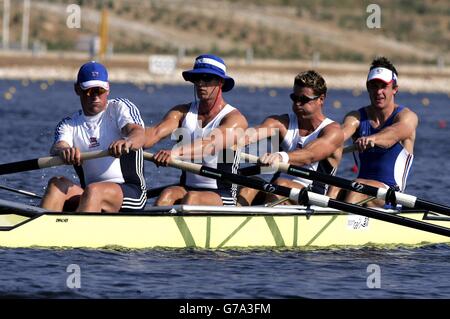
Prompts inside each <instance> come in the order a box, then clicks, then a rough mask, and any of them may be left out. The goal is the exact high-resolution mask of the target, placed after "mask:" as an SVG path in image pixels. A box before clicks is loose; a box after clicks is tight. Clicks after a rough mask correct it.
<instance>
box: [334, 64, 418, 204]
mask: <svg viewBox="0 0 450 319" xmlns="http://www.w3.org/2000/svg"><path fill="white" fill-rule="evenodd" d="M366 88H367V92H368V93H369V98H370V104H369V105H368V106H365V107H362V108H360V109H358V110H354V111H351V112H350V113H348V114H347V115H346V116H345V118H344V123H343V125H342V128H343V131H344V138H345V140H347V139H349V138H350V137H351V138H352V139H353V143H354V145H355V147H356V148H357V150H358V151H359V153H358V157H359V161H358V163H359V165H358V166H359V170H358V171H359V173H358V177H357V179H356V181H357V182H360V183H364V184H367V185H371V186H375V187H379V188H380V187H382V188H393V189H395V190H396V191H401V192H403V191H404V190H405V187H406V180H407V178H408V173H409V170H410V168H411V164H412V161H413V149H414V141H415V138H416V128H417V124H418V117H417V115H416V114H415V113H414V112H413V111H411V110H410V109H409V108H407V107H405V106H403V105H398V104H396V103H395V100H394V99H395V95H396V94H397V92H398V72H397V70H396V68H395V67H394V65H393V64H392V63H391V62H390V61H389V60H388V59H387V58H386V57H379V58H376V59H374V60H373V61H372V65H371V66H370V70H369V74H368V76H367V81H366ZM341 196H342V195H341ZM344 196H345V197H343V196H342V198H345V201H347V202H350V203H356V202H358V201H361V200H364V199H365V198H367V195H364V194H361V193H356V192H349V193H346V194H344ZM384 204H385V203H384V201H382V200H380V199H377V200H374V201H371V202H369V203H368V206H383V205H384Z"/></svg>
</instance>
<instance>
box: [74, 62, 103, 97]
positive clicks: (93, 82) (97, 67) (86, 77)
mask: <svg viewBox="0 0 450 319" xmlns="http://www.w3.org/2000/svg"><path fill="white" fill-rule="evenodd" d="M77 83H78V84H79V85H80V87H81V89H82V90H87V89H89V88H91V87H97V86H100V87H102V88H104V89H105V90H109V83H108V71H107V70H106V67H105V66H104V65H103V64H101V63H98V62H95V61H91V62H88V63H85V64H83V65H82V66H81V68H80V70H79V71H78V76H77Z"/></svg>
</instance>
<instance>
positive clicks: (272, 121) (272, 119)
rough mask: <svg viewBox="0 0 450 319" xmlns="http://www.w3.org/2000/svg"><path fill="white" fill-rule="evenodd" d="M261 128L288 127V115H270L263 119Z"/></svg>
mask: <svg viewBox="0 0 450 319" xmlns="http://www.w3.org/2000/svg"><path fill="white" fill-rule="evenodd" d="M263 126H265V127H273V128H275V127H276V128H280V127H281V126H284V127H286V128H287V127H289V115H288V114H276V115H270V116H268V117H266V118H265V119H264V122H263Z"/></svg>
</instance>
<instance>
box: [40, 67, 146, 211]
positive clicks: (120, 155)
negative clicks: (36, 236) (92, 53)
mask: <svg viewBox="0 0 450 319" xmlns="http://www.w3.org/2000/svg"><path fill="white" fill-rule="evenodd" d="M74 89H75V93H76V94H77V95H78V96H79V98H80V104H81V110H79V111H77V112H75V113H74V114H72V115H71V116H70V117H66V118H64V119H63V120H62V121H61V122H59V124H58V125H57V126H56V130H55V142H54V144H53V146H52V148H51V151H50V153H51V155H54V156H56V155H59V156H60V157H61V158H62V159H63V160H64V162H65V163H66V164H71V165H74V167H75V171H76V172H77V174H78V177H79V179H80V185H78V184H76V183H74V182H73V181H72V180H71V179H68V178H66V177H63V176H59V177H53V178H52V179H50V181H49V183H48V187H47V190H46V193H45V196H44V198H43V199H42V202H41V206H42V207H43V208H46V209H49V210H52V211H62V210H70V211H72V210H77V211H81V212H102V211H105V212H118V211H119V210H120V211H137V210H141V209H143V207H144V206H145V204H146V201H147V192H146V186H145V179H144V176H143V164H142V163H143V153H142V152H143V151H142V146H143V144H144V141H145V131H144V127H145V126H144V122H143V121H142V118H141V116H140V113H139V110H138V108H137V107H136V106H135V105H134V104H133V103H132V102H130V101H129V100H127V99H122V98H116V99H110V100H109V99H108V95H109V82H108V71H107V70H106V67H105V66H104V65H102V64H101V63H98V62H95V61H91V62H88V63H85V64H83V65H82V66H81V68H80V70H79V71H78V76H77V81H76V83H75V85H74ZM104 149H109V152H110V154H111V155H113V156H114V157H111V156H107V157H102V158H96V159H91V160H89V161H81V152H89V151H96V150H104Z"/></svg>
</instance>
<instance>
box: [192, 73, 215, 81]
mask: <svg viewBox="0 0 450 319" xmlns="http://www.w3.org/2000/svg"><path fill="white" fill-rule="evenodd" d="M214 80H219V77H218V76H216V75H213V74H208V73H200V74H195V75H193V76H192V82H200V81H203V82H205V83H209V82H212V81H214Z"/></svg>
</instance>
